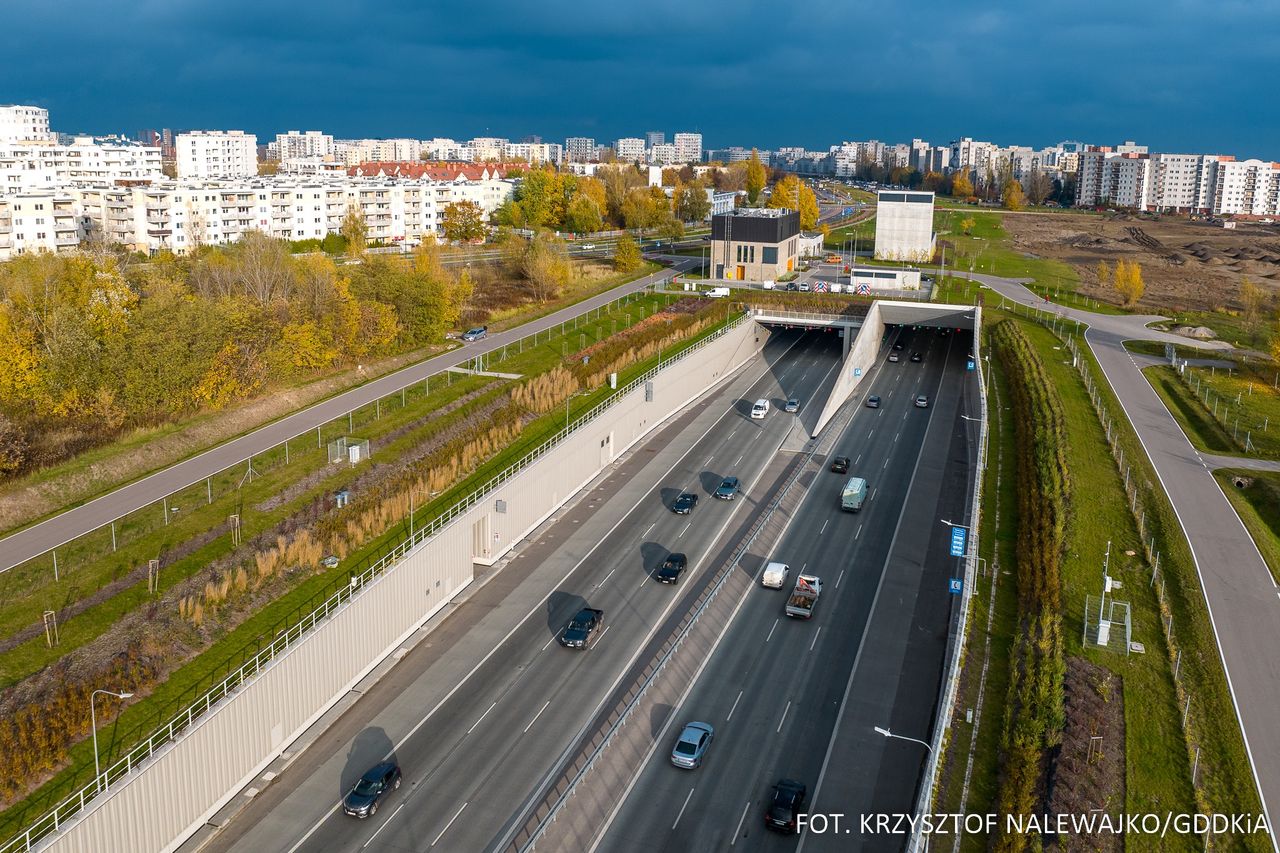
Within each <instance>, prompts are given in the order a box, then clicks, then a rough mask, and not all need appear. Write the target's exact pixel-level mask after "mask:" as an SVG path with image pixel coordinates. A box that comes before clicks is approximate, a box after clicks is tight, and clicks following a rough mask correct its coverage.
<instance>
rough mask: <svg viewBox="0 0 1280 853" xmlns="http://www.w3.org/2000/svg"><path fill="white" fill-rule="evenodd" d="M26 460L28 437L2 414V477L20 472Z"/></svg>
mask: <svg viewBox="0 0 1280 853" xmlns="http://www.w3.org/2000/svg"><path fill="white" fill-rule="evenodd" d="M26 459H27V437H26V435H25V434H23V431H22V429H21V428H20V427H19V426H18V425H17V424H15V423H14V422H13V421H11V420H9V419H8V418H7V417H5V416H4V415H3V414H0V475H5V474H12V473H14V472H15V471H17V470H19V469H20V468H22V463H23V462H25V461H26Z"/></svg>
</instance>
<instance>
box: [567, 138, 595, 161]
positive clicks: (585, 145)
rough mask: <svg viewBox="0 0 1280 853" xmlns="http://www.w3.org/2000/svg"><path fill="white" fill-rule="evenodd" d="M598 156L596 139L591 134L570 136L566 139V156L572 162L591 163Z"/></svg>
mask: <svg viewBox="0 0 1280 853" xmlns="http://www.w3.org/2000/svg"><path fill="white" fill-rule="evenodd" d="M595 156H596V141H595V140H594V139H592V138H591V137H589V136H570V137H569V138H568V139H566V140H565V141H564V157H565V159H566V160H568V161H569V162H570V163H589V162H591V161H592V160H594V159H595Z"/></svg>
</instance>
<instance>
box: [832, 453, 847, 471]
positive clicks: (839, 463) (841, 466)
mask: <svg viewBox="0 0 1280 853" xmlns="http://www.w3.org/2000/svg"><path fill="white" fill-rule="evenodd" d="M831 470H832V471H835V472H836V473H837V474H848V473H849V457H848V456H837V457H835V458H834V459H832V460H831Z"/></svg>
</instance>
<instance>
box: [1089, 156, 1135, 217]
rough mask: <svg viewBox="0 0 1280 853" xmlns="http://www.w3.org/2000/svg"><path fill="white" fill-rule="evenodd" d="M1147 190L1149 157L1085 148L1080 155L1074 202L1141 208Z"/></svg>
mask: <svg viewBox="0 0 1280 853" xmlns="http://www.w3.org/2000/svg"><path fill="white" fill-rule="evenodd" d="M1150 194H1151V160H1150V159H1149V158H1147V157H1145V156H1142V155H1138V154H1116V153H1114V152H1110V151H1086V152H1084V153H1083V154H1081V155H1080V171H1079V173H1078V174H1077V177H1076V204H1077V205H1080V206H1082V207H1093V206H1095V205H1110V206H1114V207H1132V208H1142V209H1145V208H1146V206H1147V200H1148V198H1149V197H1150Z"/></svg>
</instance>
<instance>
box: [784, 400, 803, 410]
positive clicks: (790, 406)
mask: <svg viewBox="0 0 1280 853" xmlns="http://www.w3.org/2000/svg"><path fill="white" fill-rule="evenodd" d="M782 411H784V412H798V411H800V401H799V400H797V399H796V398H795V397H792V398H791V399H789V400H787V404H786V405H785V406H783V407H782Z"/></svg>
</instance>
